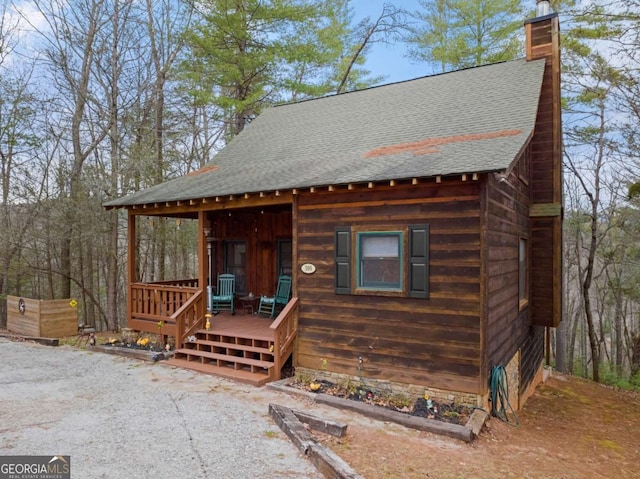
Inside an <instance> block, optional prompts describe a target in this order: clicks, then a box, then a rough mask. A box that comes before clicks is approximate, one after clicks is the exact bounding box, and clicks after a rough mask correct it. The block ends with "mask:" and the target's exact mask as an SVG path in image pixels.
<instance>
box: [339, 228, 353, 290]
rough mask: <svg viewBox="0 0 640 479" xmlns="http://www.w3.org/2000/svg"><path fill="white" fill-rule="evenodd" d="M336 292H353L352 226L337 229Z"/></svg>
mask: <svg viewBox="0 0 640 479" xmlns="http://www.w3.org/2000/svg"><path fill="white" fill-rule="evenodd" d="M335 261H336V278H335V281H336V294H351V228H349V227H345V226H338V227H336V229H335Z"/></svg>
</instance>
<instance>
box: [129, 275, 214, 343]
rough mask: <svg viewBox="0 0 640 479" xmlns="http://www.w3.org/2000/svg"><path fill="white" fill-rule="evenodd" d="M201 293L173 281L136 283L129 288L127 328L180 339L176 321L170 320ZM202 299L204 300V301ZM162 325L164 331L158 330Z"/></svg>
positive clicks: (196, 289) (191, 287)
mask: <svg viewBox="0 0 640 479" xmlns="http://www.w3.org/2000/svg"><path fill="white" fill-rule="evenodd" d="M196 283H197V281H196ZM198 292H199V290H198V288H197V287H193V286H181V285H179V284H178V285H176V284H174V283H173V282H171V283H170V284H168V283H165V282H162V283H133V284H132V285H131V286H130V288H129V294H131V315H130V317H129V325H128V326H129V327H130V328H133V329H136V330H138V331H146V332H149V333H161V334H163V335H168V336H175V337H176V339H178V336H177V331H176V330H175V322H174V321H173V320H172V319H171V318H172V316H173V315H174V314H175V313H176V312H177V311H178V310H180V309H181V308H182V306H183V305H184V304H185V303H186V302H187V301H189V299H190V298H191V297H192V296H194V295H195V294H196V293H198ZM202 299H203V298H202V297H201V301H202ZM160 322H162V324H163V326H162V328H159V327H158V325H159V323H160ZM159 329H161V331H159Z"/></svg>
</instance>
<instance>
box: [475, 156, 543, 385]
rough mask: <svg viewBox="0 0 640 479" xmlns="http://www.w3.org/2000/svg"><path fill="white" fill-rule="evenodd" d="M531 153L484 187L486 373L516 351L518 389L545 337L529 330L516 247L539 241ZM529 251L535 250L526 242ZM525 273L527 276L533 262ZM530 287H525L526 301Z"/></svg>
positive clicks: (526, 381) (530, 377) (532, 368)
mask: <svg viewBox="0 0 640 479" xmlns="http://www.w3.org/2000/svg"><path fill="white" fill-rule="evenodd" d="M530 153H531V151H530V150H529V149H527V150H525V151H524V152H523V154H522V156H521V158H519V159H518V161H517V162H516V163H515V165H514V168H513V169H512V171H511V173H510V174H509V176H508V177H507V181H506V182H501V181H499V180H498V179H497V178H496V177H494V176H493V175H490V176H489V181H488V187H487V202H486V203H487V209H486V212H487V239H486V244H487V275H486V281H487V288H486V291H487V299H486V302H487V329H486V337H487V340H486V343H487V344H486V354H487V366H486V367H487V373H489V372H490V371H491V369H492V368H493V367H494V366H498V365H502V366H505V367H506V365H507V363H508V362H509V361H510V360H511V358H512V357H513V355H514V354H516V353H517V351H518V350H520V352H521V356H520V375H521V376H520V382H519V383H520V391H521V392H522V391H525V390H526V388H527V387H528V386H529V384H530V382H531V381H532V380H533V378H534V377H535V373H536V372H537V370H538V369H539V367H540V364H541V361H542V357H543V353H544V333H543V334H542V335H540V332H539V331H538V329H540V328H536V327H535V326H533V323H532V318H531V301H530V300H529V303H528V304H522V305H521V304H520V298H519V264H518V260H519V243H520V239H521V238H524V239H526V240H527V241H528V242H529V243H530V242H532V240H537V236H535V235H534V233H532V232H531V221H530V218H529V201H530V200H529V197H530V192H529V185H530V183H531V182H530V176H531V175H532V174H535V173H533V172H532V170H530V169H529V168H528V166H527V165H529V164H530V158H529V155H530ZM529 247H530V249H529V251H531V250H532V249H533V246H532V245H531V244H529ZM532 261H537V259H535V260H534V259H533V258H529V264H528V269H529V272H530V273H531V274H530V278H531V275H533V274H535V271H532V268H531V262H532ZM532 288H533V285H532V284H531V282H530V284H529V298H530V296H531V291H532Z"/></svg>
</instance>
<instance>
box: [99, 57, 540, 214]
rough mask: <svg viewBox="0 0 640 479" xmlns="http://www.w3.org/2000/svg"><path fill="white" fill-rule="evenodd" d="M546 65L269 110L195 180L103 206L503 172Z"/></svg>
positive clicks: (525, 131) (531, 122) (529, 130)
mask: <svg viewBox="0 0 640 479" xmlns="http://www.w3.org/2000/svg"><path fill="white" fill-rule="evenodd" d="M544 64H545V62H544V60H537V61H530V62H527V61H525V60H524V59H522V60H514V61H510V62H504V63H496V64H492V65H486V66H480V67H475V68H470V69H465V70H460V71H455V72H450V73H445V74H440V75H434V76H428V77H422V78H418V79H415V80H409V81H404V82H399V83H392V84H388V85H383V86H378V87H373V88H368V89H366V90H359V91H354V92H349V93H343V94H340V95H333V96H328V97H323V98H318V99H315V100H307V101H303V102H299V103H292V104H286V105H281V106H275V107H272V108H269V109H267V110H265V111H264V112H263V113H262V114H261V115H260V116H259V117H258V118H256V119H255V120H254V121H253V122H252V123H251V124H250V125H248V126H247V127H246V128H245V129H244V130H243V131H242V133H240V134H239V135H238V136H237V137H236V138H234V139H233V140H232V141H231V142H229V144H228V145H227V146H226V147H225V148H224V149H223V150H222V151H220V152H219V153H218V154H217V155H216V156H215V157H214V158H213V159H212V161H211V162H210V163H209V164H208V165H207V166H205V167H204V168H203V169H202V170H200V171H199V172H196V174H190V175H186V176H183V177H180V178H176V179H174V180H170V181H167V182H165V183H162V184H160V185H157V186H154V187H151V188H147V189H144V190H141V191H138V192H136V193H133V194H131V195H128V196H125V197H122V198H119V199H116V200H113V201H110V202H108V203H106V204H105V206H107V207H118V206H130V205H142V204H150V203H158V202H167V201H180V200H189V199H194V198H207V197H214V196H223V195H240V194H244V193H256V192H263V191H276V190H279V191H284V190H290V189H293V188H305V187H312V186H314V187H319V186H328V185H340V184H350V183H359V182H369V181H373V182H375V181H385V180H391V179H395V180H399V179H405V178H423V177H432V176H437V175H441V176H445V175H451V174H463V173H476V172H490V171H501V170H505V169H506V168H508V167H509V165H510V164H511V162H512V161H513V160H514V159H515V157H516V156H517V155H518V153H519V152H520V151H521V149H522V147H523V146H524V145H525V144H526V142H527V141H528V139H529V138H530V137H531V135H532V134H533V129H534V126H535V120H536V112H537V108H538V99H539V96H540V88H541V85H542V77H543V72H544Z"/></svg>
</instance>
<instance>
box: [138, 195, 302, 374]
mask: <svg viewBox="0 0 640 479" xmlns="http://www.w3.org/2000/svg"><path fill="white" fill-rule="evenodd" d="M220 203H222V202H220ZM177 206H179V205H177ZM210 208H212V209H211V210H202V209H200V211H188V210H189V209H190V208H188V207H186V208H178V209H176V210H174V209H173V208H172V210H173V211H166V208H158V211H157V212H156V211H154V210H153V209H151V210H149V209H148V208H147V209H146V211H136V210H135V209H130V210H129V216H128V226H129V228H128V250H127V251H128V276H129V285H128V297H127V325H128V327H129V328H131V329H134V330H137V331H144V332H148V333H151V334H158V335H160V336H162V339H163V341H164V342H168V340H169V338H170V337H171V338H174V341H175V355H174V358H173V359H172V360H171V362H172V364H175V365H176V366H181V367H185V368H189V369H193V370H197V371H200V372H204V373H209V374H215V375H220V376H224V377H228V378H232V379H236V380H240V381H243V382H247V383H251V384H255V385H262V384H265V383H267V382H270V381H275V380H278V379H280V378H281V373H282V367H283V365H284V364H285V363H286V361H287V360H288V358H289V357H290V356H291V354H292V352H293V343H294V340H295V337H296V334H297V328H298V300H297V298H296V297H295V296H296V294H295V291H293V292H292V299H291V300H290V301H289V303H288V304H287V305H286V306H285V307H284V308H283V309H282V311H280V313H279V314H278V315H277V316H276V317H275V318H274V319H271V318H269V317H264V316H258V315H257V314H254V313H255V312H254V311H252V310H251V308H245V307H244V306H247V305H246V304H244V303H243V301H242V298H243V297H245V296H247V295H248V294H249V293H253V296H254V297H255V298H256V302H255V306H257V302H258V300H259V297H260V295H261V294H264V295H268V296H273V295H274V294H275V291H276V286H277V278H278V276H279V275H282V274H288V275H292V274H293V268H292V240H291V235H292V208H291V204H290V203H289V204H286V203H285V204H277V205H273V204H264V205H260V206H258V207H256V206H252V207H244V208H240V207H239V208H236V209H230V208H229V207H228V205H226V204H225V203H222V205H216V204H214V205H212V206H211V207H210ZM145 216H146V217H151V218H153V217H154V216H162V217H164V218H178V219H177V220H176V223H177V224H178V225H180V221H182V224H183V228H184V223H185V219H186V220H191V221H190V223H191V224H190V225H189V226H190V227H191V228H192V229H193V230H194V235H197V238H194V241H193V243H194V247H193V248H192V250H193V251H192V254H193V255H197V259H195V260H194V264H195V265H196V266H195V268H194V269H196V270H197V271H193V273H195V274H194V276H195V277H192V278H189V279H174V280H168V279H165V278H158V280H157V281H149V282H147V281H140V278H146V277H150V278H151V279H154V278H153V276H154V274H150V273H149V272H148V270H145V269H144V267H143V266H141V264H140V263H141V262H142V261H140V260H139V258H138V255H139V253H138V249H139V248H140V244H141V243H143V241H141V234H140V232H139V231H138V227H139V225H140V224H143V225H144V224H145V223H144V220H143V218H144V217H145ZM158 269H161V268H155V270H154V271H156V270H158ZM223 273H225V274H233V275H234V277H235V305H236V306H235V314H232V313H231V312H219V313H218V314H217V315H216V316H214V317H212V318H211V327H210V329H209V330H207V329H206V328H205V321H206V319H205V314H206V313H207V305H208V300H207V299H208V298H207V294H208V293H207V292H208V291H209V290H211V291H215V286H216V278H217V277H218V275H219V274H223Z"/></svg>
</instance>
